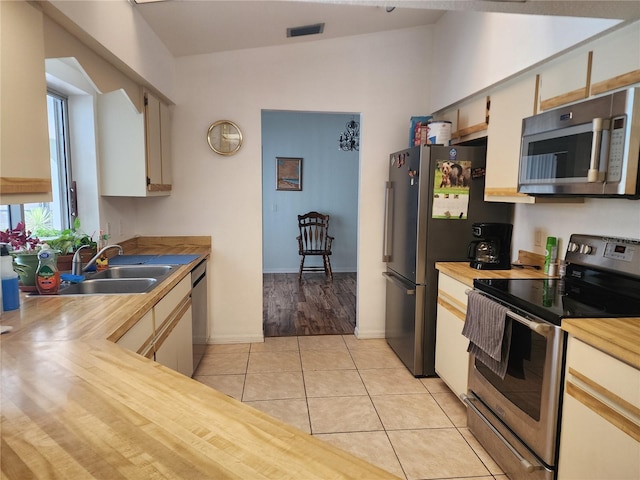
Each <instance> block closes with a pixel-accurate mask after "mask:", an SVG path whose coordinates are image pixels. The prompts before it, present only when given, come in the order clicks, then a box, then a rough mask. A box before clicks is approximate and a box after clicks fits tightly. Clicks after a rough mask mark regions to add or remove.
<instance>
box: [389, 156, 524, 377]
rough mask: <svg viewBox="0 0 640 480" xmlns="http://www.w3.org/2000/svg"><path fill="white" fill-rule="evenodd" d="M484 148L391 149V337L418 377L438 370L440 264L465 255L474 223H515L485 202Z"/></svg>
mask: <svg viewBox="0 0 640 480" xmlns="http://www.w3.org/2000/svg"><path fill="white" fill-rule="evenodd" d="M485 152H486V148H485V147H466V146H465V147H456V146H452V147H444V146H422V147H413V148H409V149H407V150H402V151H399V152H396V153H393V154H391V155H390V165H389V181H388V182H387V185H386V199H385V228H384V252H383V260H384V261H385V262H386V263H387V271H386V272H384V274H383V275H384V276H385V277H386V280H387V282H386V283H387V287H386V317H385V338H386V340H387V343H388V344H389V345H390V346H391V348H392V349H393V350H394V351H395V353H396V354H397V355H398V357H399V358H400V359H401V360H402V362H403V363H404V364H405V365H406V366H407V368H408V369H409V370H410V371H411V373H412V374H413V375H415V376H417V377H418V376H432V375H435V365H434V364H435V338H436V303H437V296H438V287H437V281H438V277H437V272H436V269H435V262H438V261H467V246H468V244H469V243H470V242H471V241H472V240H473V237H472V232H471V224H472V223H475V222H507V223H509V222H511V221H512V214H513V208H512V206H511V205H510V204H505V203H491V202H484V200H483V198H484V173H485Z"/></svg>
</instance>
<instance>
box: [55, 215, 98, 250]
mask: <svg viewBox="0 0 640 480" xmlns="http://www.w3.org/2000/svg"><path fill="white" fill-rule="evenodd" d="M45 242H46V243H47V244H48V245H49V246H50V247H51V248H52V249H54V250H58V251H59V252H60V254H61V255H66V254H68V253H73V252H75V251H76V250H77V249H78V248H80V247H81V246H83V245H89V247H91V248H92V249H95V248H96V247H97V246H98V244H97V242H95V241H94V240H93V238H92V237H91V236H90V235H87V234H86V233H83V232H82V231H81V230H80V219H79V218H76V219H75V220H74V222H73V227H72V228H67V229H66V230H62V231H57V232H56V233H55V235H52V236H51V238H46V239H45Z"/></svg>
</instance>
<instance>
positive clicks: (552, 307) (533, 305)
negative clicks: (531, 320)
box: [473, 278, 640, 325]
mask: <svg viewBox="0 0 640 480" xmlns="http://www.w3.org/2000/svg"><path fill="white" fill-rule="evenodd" d="M600 280H603V279H600ZM619 282H620V279H617V278H616V279H613V280H610V281H608V282H604V283H603V282H593V283H591V282H584V281H581V280H575V279H572V278H566V279H562V280H560V279H551V278H549V279H547V278H545V279H508V280H507V279H499V280H496V279H481V280H474V282H473V283H474V287H475V288H476V289H477V290H480V291H482V292H485V293H487V294H489V295H491V296H493V297H494V298H496V299H498V300H500V301H501V302H503V303H504V304H506V305H509V306H513V307H515V308H517V309H519V310H521V311H522V313H530V314H532V315H535V316H537V317H540V318H542V319H544V320H547V321H548V322H551V323H554V324H555V325H560V321H561V320H562V318H606V317H640V295H638V291H637V289H638V288H640V282H637V281H635V280H630V283H627V281H626V279H622V283H619ZM605 284H606V285H608V287H607V286H605Z"/></svg>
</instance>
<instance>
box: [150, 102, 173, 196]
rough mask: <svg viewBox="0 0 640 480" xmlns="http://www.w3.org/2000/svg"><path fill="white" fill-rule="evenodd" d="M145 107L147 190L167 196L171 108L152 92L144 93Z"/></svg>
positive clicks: (169, 175) (169, 170)
mask: <svg viewBox="0 0 640 480" xmlns="http://www.w3.org/2000/svg"><path fill="white" fill-rule="evenodd" d="M144 105H145V106H144V108H145V112H144V113H145V139H146V148H147V177H148V179H147V190H148V192H149V193H155V194H165V195H167V194H168V193H169V192H170V191H171V169H170V160H171V153H170V143H169V138H170V136H171V130H170V118H169V107H168V106H167V105H165V104H164V103H163V102H161V101H160V99H159V98H158V97H156V96H155V95H153V94H152V93H151V92H144Z"/></svg>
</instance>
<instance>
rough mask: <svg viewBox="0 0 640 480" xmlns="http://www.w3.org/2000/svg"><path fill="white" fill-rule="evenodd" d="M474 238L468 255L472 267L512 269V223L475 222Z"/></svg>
mask: <svg viewBox="0 0 640 480" xmlns="http://www.w3.org/2000/svg"><path fill="white" fill-rule="evenodd" d="M471 228H472V233H473V236H474V237H476V238H478V239H479V240H474V241H472V242H471V243H470V244H469V247H468V249H467V257H468V258H469V260H471V263H470V264H469V265H470V266H471V268H476V269H478V270H510V269H511V232H512V231H513V225H511V224H510V223H474V224H473V225H472V226H471Z"/></svg>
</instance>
